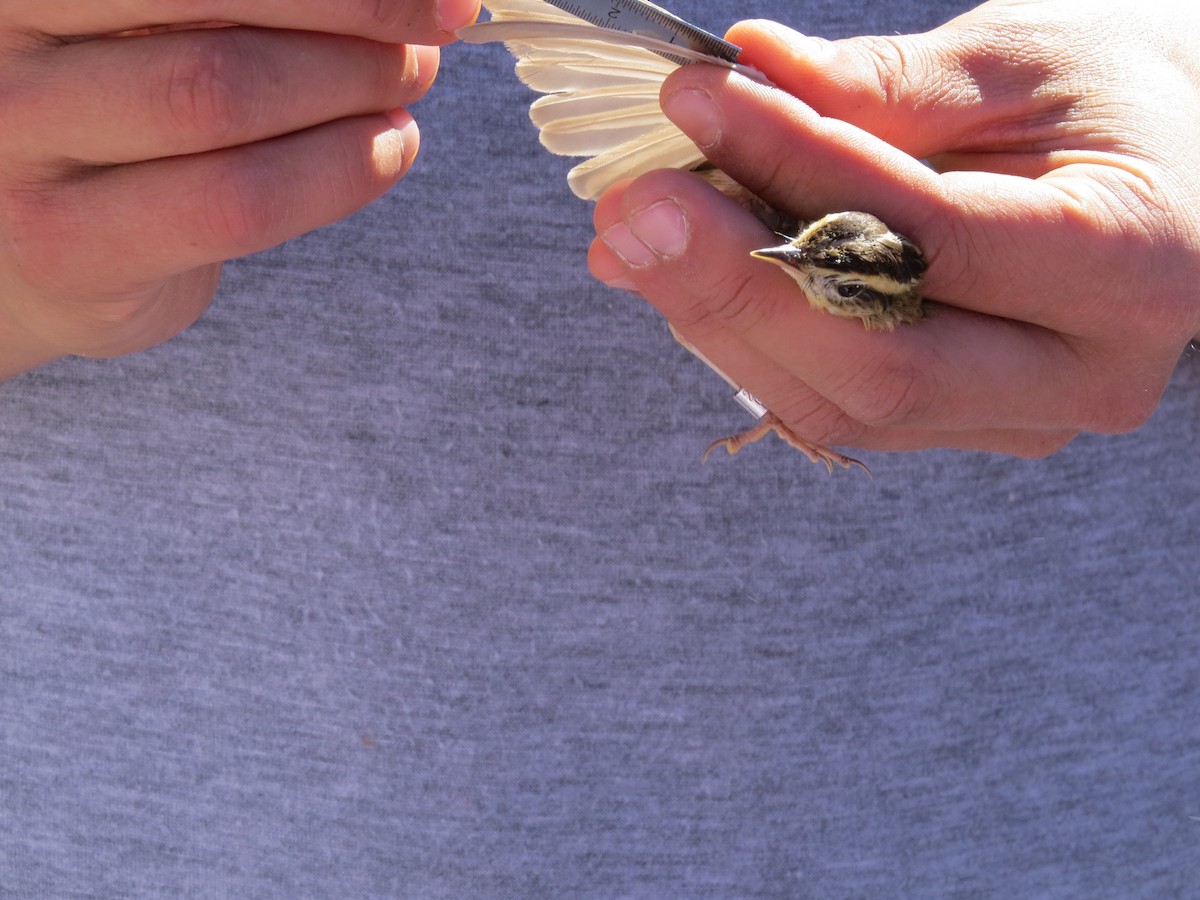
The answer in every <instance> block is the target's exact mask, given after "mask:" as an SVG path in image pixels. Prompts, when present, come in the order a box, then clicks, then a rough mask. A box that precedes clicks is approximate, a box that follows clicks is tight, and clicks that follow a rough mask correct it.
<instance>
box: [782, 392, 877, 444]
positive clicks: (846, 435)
mask: <svg viewBox="0 0 1200 900" xmlns="http://www.w3.org/2000/svg"><path fill="white" fill-rule="evenodd" d="M778 415H779V417H780V418H781V419H782V420H783V421H784V422H785V423H786V424H787V426H788V428H790V429H791V430H792V431H793V432H795V433H796V434H798V435H800V436H801V437H803V438H804V439H805V440H809V441H812V442H813V443H815V444H821V445H823V446H843V447H849V446H854V445H856V444H857V443H859V442H860V441H861V440H862V439H863V436H864V435H865V434H866V433H867V431H868V430H869V429H868V426H867V425H865V424H864V423H862V422H860V421H858V420H857V419H855V418H853V417H852V416H850V415H848V414H847V413H846V411H845V410H843V409H840V408H838V407H836V406H834V405H833V404H832V403H829V402H828V401H825V400H823V399H817V400H816V401H814V400H813V399H812V398H811V397H806V398H800V399H799V400H797V401H794V402H792V403H783V404H781V405H780V407H779V413H778Z"/></svg>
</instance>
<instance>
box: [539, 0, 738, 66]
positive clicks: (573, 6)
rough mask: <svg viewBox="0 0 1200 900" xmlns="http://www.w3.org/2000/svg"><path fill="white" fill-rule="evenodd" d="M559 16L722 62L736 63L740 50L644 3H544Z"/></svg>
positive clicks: (587, 0)
mask: <svg viewBox="0 0 1200 900" xmlns="http://www.w3.org/2000/svg"><path fill="white" fill-rule="evenodd" d="M546 2H548V3H549V4H550V5H551V6H557V7H558V8H559V9H561V10H562V11H563V12H568V13H570V14H571V15H573V16H576V17H578V18H580V19H583V20H584V21H585V22H591V23H592V24H593V25H599V26H600V27H601V28H611V29H613V30H614V31H623V32H625V33H626V34H640V35H644V36H646V37H652V38H658V39H659V40H660V41H665V42H667V43H668V44H680V45H682V46H684V47H687V48H689V49H691V50H698V51H700V52H701V53H707V54H708V55H709V56H715V57H717V58H718V59H723V60H725V61H726V62H730V63H736V62H737V59H738V55H739V54H740V53H741V52H742V48H741V47H739V46H737V45H736V44H731V43H729V41H726V40H723V39H721V38H719V37H717V36H716V35H715V34H710V33H709V32H707V31H705V30H704V29H703V28H697V27H696V26H695V25H692V24H691V23H690V22H685V21H684V20H683V19H681V18H679V16H676V15H672V14H671V13H669V12H667V11H666V10H665V9H663V8H662V7H661V6H655V5H654V4H653V3H647V2H646V0H546Z"/></svg>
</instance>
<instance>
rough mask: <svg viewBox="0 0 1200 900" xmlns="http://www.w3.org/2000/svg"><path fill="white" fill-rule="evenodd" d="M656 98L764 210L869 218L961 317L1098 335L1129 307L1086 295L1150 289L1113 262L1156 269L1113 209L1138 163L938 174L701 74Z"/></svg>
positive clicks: (802, 109) (794, 105)
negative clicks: (925, 266)
mask: <svg viewBox="0 0 1200 900" xmlns="http://www.w3.org/2000/svg"><path fill="white" fill-rule="evenodd" d="M662 103H663V109H664V110H665V111H666V113H667V115H668V116H670V118H671V119H672V120H673V121H674V122H675V123H676V124H677V125H679V127H680V128H682V129H683V130H684V131H685V132H686V133H687V134H688V135H689V136H690V137H691V138H692V139H693V140H695V141H696V142H697V143H698V144H699V145H700V147H701V148H702V149H703V150H704V152H705V155H706V156H707V157H708V158H709V159H710V160H711V161H712V162H713V163H714V164H715V165H717V166H718V167H719V168H721V169H723V170H724V171H726V172H728V173H729V174H730V175H731V176H733V177H734V178H735V179H736V180H737V181H739V182H741V183H742V184H744V185H745V186H746V187H747V188H748V189H750V190H751V191H752V192H754V193H755V194H758V195H759V196H761V197H763V198H764V199H765V200H767V201H768V202H769V203H771V204H772V205H774V206H776V207H778V208H780V209H783V210H786V211H788V212H790V213H793V214H796V215H798V216H800V217H802V218H808V219H813V218H817V217H818V216H821V215H824V214H826V213H828V212H832V211H838V210H846V209H859V210H864V211H866V212H871V213H874V214H875V215H878V216H879V217H880V218H882V219H883V220H884V221H886V222H887V223H888V224H889V225H891V226H892V227H893V228H895V229H896V230H898V231H900V232H902V233H904V234H905V235H907V236H908V237H909V238H911V239H913V240H914V241H915V242H916V243H917V244H918V246H920V247H921V248H922V249H923V250H924V251H925V255H926V256H927V257H928V259H929V263H930V265H929V270H928V272H927V273H926V277H925V290H926V293H927V295H928V296H930V297H933V298H936V299H940V300H944V301H946V302H949V303H953V304H954V305H957V306H961V307H963V308H966V309H971V310H974V311H977V312H982V313H986V314H989V315H996V316H1003V317H1008V318H1013V319H1018V320H1021V321H1025V322H1029V323H1032V324H1036V325H1039V326H1041V327H1044V328H1047V329H1050V330H1053V331H1058V332H1061V333H1064V334H1068V335H1080V336H1084V335H1094V334H1102V333H1104V332H1105V331H1106V330H1111V328H1112V327H1114V325H1120V324H1121V317H1122V316H1123V315H1124V313H1125V311H1126V310H1127V309H1128V308H1129V305H1130V304H1129V303H1126V302H1114V303H1111V304H1109V306H1108V307H1107V308H1104V307H1101V308H1099V309H1097V308H1096V306H1097V305H1096V304H1095V303H1094V302H1093V300H1094V298H1095V297H1097V296H1100V297H1114V298H1122V301H1124V299H1125V298H1126V297H1127V295H1128V294H1133V293H1136V292H1138V291H1145V290H1147V288H1148V286H1149V285H1151V284H1153V283H1154V281H1153V279H1149V278H1145V277H1141V276H1142V275H1144V274H1146V273H1133V272H1131V271H1130V270H1129V269H1128V266H1127V265H1125V264H1123V263H1122V262H1121V261H1122V260H1130V259H1133V260H1142V263H1141V265H1142V266H1143V267H1149V268H1157V269H1159V270H1162V271H1168V272H1169V271H1170V265H1169V261H1167V260H1164V259H1163V258H1162V257H1163V255H1164V254H1163V251H1162V248H1161V247H1159V246H1158V244H1159V242H1158V241H1157V239H1156V237H1155V234H1156V233H1157V229H1156V226H1155V223H1152V222H1151V223H1143V222H1142V220H1141V219H1140V218H1136V217H1130V216H1128V213H1127V211H1128V209H1129V208H1130V204H1132V203H1135V202H1138V200H1139V198H1140V197H1141V198H1144V197H1145V196H1146V194H1147V192H1148V191H1150V190H1152V185H1153V184H1154V183H1155V182H1156V180H1158V178H1157V174H1156V172H1155V171H1154V169H1153V164H1152V163H1149V162H1146V163H1136V162H1134V161H1130V160H1121V161H1120V162H1119V164H1118V163H1115V162H1111V161H1106V160H1105V158H1104V157H1103V156H1101V155H1097V156H1095V157H1089V156H1086V155H1077V156H1075V157H1073V159H1076V160H1078V161H1077V162H1075V163H1074V164H1071V165H1068V163H1070V162H1071V159H1068V158H1067V157H1065V156H1064V157H1063V159H1062V160H1060V162H1059V168H1058V169H1057V170H1056V172H1055V174H1054V176H1053V177H1048V178H1044V179H1041V180H1037V181H1032V180H1029V179H1026V178H1020V177H1015V176H1009V175H1000V174H993V173H987V172H951V173H947V174H945V175H938V174H937V173H935V172H933V171H932V170H930V169H929V168H927V167H925V166H923V165H921V164H920V163H918V162H917V161H916V160H914V159H913V158H912V157H910V156H908V155H907V154H904V153H902V152H900V151H899V150H897V149H896V148H894V147H892V146H890V145H888V144H885V143H884V142H883V141H881V140H879V139H878V138H876V137H874V136H873V135H870V134H867V133H866V132H864V131H862V130H860V129H858V128H856V127H854V126H853V125H850V124H848V123H846V122H843V121H840V120H837V119H829V118H823V117H821V116H818V115H817V114H816V113H815V112H814V111H813V110H812V109H810V108H809V107H807V106H805V105H804V104H802V103H800V102H799V101H798V100H796V99H795V98H793V97H791V96H790V95H788V94H785V93H783V92H782V91H779V90H776V89H773V88H770V87H767V86H764V85H761V84H758V83H755V82H753V81H751V80H749V79H746V78H743V77H741V76H739V75H736V74H732V73H730V72H728V71H726V70H721V69H718V68H716V67H713V66H686V67H684V68H683V69H681V70H679V71H677V72H675V73H674V74H673V75H672V76H671V77H670V78H669V79H668V81H667V83H666V84H665V86H664V89H663V94H662ZM1140 205H1142V206H1145V207H1147V211H1148V212H1150V213H1152V212H1153V207H1152V206H1150V205H1148V204H1146V203H1145V202H1144V200H1143V201H1142V202H1141V204H1140ZM1176 288H1177V289H1178V290H1180V291H1181V292H1182V290H1183V286H1182V285H1177V286H1176ZM1139 299H1140V298H1139ZM1085 313H1086V314H1085ZM1124 327H1128V323H1124Z"/></svg>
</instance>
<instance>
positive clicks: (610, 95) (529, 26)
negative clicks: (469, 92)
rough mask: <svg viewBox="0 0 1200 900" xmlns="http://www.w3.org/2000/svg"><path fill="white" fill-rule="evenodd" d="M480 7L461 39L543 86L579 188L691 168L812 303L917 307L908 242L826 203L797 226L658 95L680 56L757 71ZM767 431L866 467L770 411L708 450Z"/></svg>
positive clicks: (517, 3)
mask: <svg viewBox="0 0 1200 900" xmlns="http://www.w3.org/2000/svg"><path fill="white" fill-rule="evenodd" d="M483 7H484V8H485V9H486V10H487V11H488V13H489V14H490V16H491V18H490V19H489V20H488V21H486V22H481V23H476V24H474V25H470V26H467V27H466V28H463V29H460V31H459V32H458V34H459V37H461V38H462V39H463V40H464V41H466V42H468V43H490V42H492V41H503V42H504V44H505V46H506V47H507V48H508V50H509V51H510V52H511V53H512V54H513V55H514V56H515V57H516V58H517V66H516V71H517V75H518V77H519V78H520V79H521V80H522V81H523V82H524V83H525V84H527V85H528V86H529V87H531V88H533V89H534V90H535V91H538V92H540V93H542V94H545V95H546V96H543V97H541V98H539V99H538V100H536V101H535V102H534V103H533V104H532V106H531V107H530V118H531V119H532V120H533V123H534V124H535V125H536V126H537V127H538V131H539V137H540V140H541V142H542V144H543V145H544V146H545V147H546V148H547V149H549V150H550V151H552V152H553V153H556V154H559V155H562V156H581V157H586V159H585V160H584V161H583V162H582V163H580V164H579V165H577V166H575V167H574V168H573V169H571V171H570V172H569V173H568V174H567V183H568V184H569V186H570V187H571V190H572V191H573V192H574V193H575V195H576V196H578V197H580V198H581V199H585V200H594V199H596V198H598V197H599V196H600V195H601V194H602V193H603V192H604V191H605V189H607V188H608V187H609V186H610V185H612V184H614V183H616V182H617V181H620V180H622V179H625V178H632V177H635V176H637V175H641V174H644V173H646V172H650V171H653V170H654V169H661V168H677V169H684V170H691V171H695V172H696V173H697V174H698V175H700V176H701V177H703V178H705V180H707V181H708V182H709V183H710V184H712V185H713V186H714V187H716V188H717V189H718V190H721V191H722V192H723V193H725V194H726V195H728V196H730V197H732V198H733V199H734V200H736V201H737V202H738V203H740V204H741V205H742V206H743V207H745V208H746V209H748V210H749V211H750V212H752V213H754V214H755V215H756V216H757V217H758V218H759V219H760V220H761V221H763V222H764V223H765V224H766V225H767V227H769V228H771V229H772V230H774V231H776V232H777V233H780V236H781V237H784V238H786V241H785V243H783V244H781V245H779V246H776V247H767V248H764V249H762V250H755V251H753V252H752V254H751V255H752V256H754V257H756V258H758V259H761V260H764V261H766V262H768V263H771V264H774V265H777V266H780V267H781V268H782V269H783V270H784V271H785V272H787V273H788V275H790V276H791V277H792V278H793V279H795V281H796V283H797V284H798V285H799V286H800V289H801V291H802V292H803V293H804V295H805V297H807V298H808V302H809V303H810V304H811V305H812V306H813V307H815V308H817V309H820V310H823V311H825V312H828V313H831V314H833V315H835V316H842V317H847V318H857V319H859V320H861V321H862V323H863V325H864V327H866V328H867V329H868V330H870V329H881V330H888V331H890V330H892V329H893V328H895V326H896V325H897V324H899V323H906V322H915V321H917V320H919V319H921V318H922V317H923V315H924V307H923V306H922V302H921V279H922V276H923V275H924V272H925V268H926V262H925V257H924V255H923V254H922V252H921V250H920V248H919V247H917V245H916V244H914V243H913V242H912V241H910V240H909V239H908V238H906V237H905V236H904V235H902V234H899V233H897V232H894V231H892V230H891V229H890V228H888V226H887V225H885V224H884V223H883V222H882V221H880V220H879V219H878V218H876V217H875V216H873V215H870V214H869V213H865V212H839V213H833V214H830V215H827V216H825V217H824V218H821V219H818V220H817V221H815V222H811V223H809V224H807V225H800V224H799V223H797V221H796V220H795V219H794V218H792V217H791V216H789V215H787V214H786V213H783V212H780V211H778V210H775V209H773V208H772V207H770V206H769V205H768V204H766V203H765V202H763V201H762V200H761V199H760V198H758V197H756V196H755V195H753V194H752V193H751V192H749V191H748V190H746V189H745V188H744V187H742V186H741V185H740V184H738V183H737V182H736V181H734V180H733V179H732V178H730V177H729V176H728V175H727V174H726V173H724V172H722V171H721V170H719V169H717V168H715V167H714V166H713V165H712V164H711V163H710V162H709V161H708V159H707V158H706V157H705V156H704V153H703V152H702V151H701V150H700V149H699V148H698V147H697V146H696V145H695V143H693V142H692V140H691V139H690V138H688V137H687V135H685V134H684V133H683V132H682V131H680V130H679V129H678V128H677V127H676V126H675V125H674V124H673V123H672V122H671V121H670V120H669V119H667V117H666V116H665V115H664V114H663V112H662V108H661V107H660V105H659V100H658V96H659V90H660V88H661V87H662V84H663V82H664V81H665V80H666V78H667V76H668V75H670V74H671V72H673V71H674V70H675V69H677V68H678V67H679V65H681V64H686V63H692V62H704V63H709V64H712V65H719V66H724V67H726V68H730V69H733V70H735V71H737V72H739V73H741V74H743V75H746V76H747V77H750V78H753V79H755V80H758V81H760V82H765V81H766V79H765V78H764V77H763V75H762V74H761V73H760V72H758V71H757V70H754V69H751V68H749V67H747V66H744V65H740V64H738V63H731V62H728V61H726V60H723V59H718V58H716V57H713V56H709V55H708V54H706V53H703V52H700V51H696V50H691V49H689V48H687V47H682V46H680V45H678V44H668V43H666V42H664V41H660V40H657V39H655V38H652V37H647V36H644V35H638V34H629V33H626V32H619V31H613V30H611V29H606V28H602V27H599V26H596V25H593V24H591V23H589V22H586V21H584V20H583V19H580V18H577V17H576V16H573V15H571V14H569V13H567V12H564V11H563V10H561V9H559V8H558V7H557V6H554V5H552V4H550V3H547V2H545V0H483ZM792 234H794V235H795V236H794V237H791V236H790V235H792ZM672 333H673V334H674V335H675V337H676V339H678V340H679V341H680V343H682V344H683V345H684V346H685V347H687V348H688V349H689V350H690V351H691V352H692V353H694V354H696V355H697V356H699V357H700V358H701V359H702V360H704V361H705V362H706V363H707V364H708V365H709V366H710V367H712V368H713V369H715V370H716V371H717V373H718V374H720V375H721V376H722V377H723V378H725V380H726V381H729V382H730V384H733V381H732V380H731V379H730V378H729V377H728V376H727V375H725V374H724V373H723V372H721V371H720V370H719V369H717V367H716V366H714V365H713V364H712V363H711V362H709V361H708V360H707V359H705V358H704V356H703V354H701V353H700V352H699V351H698V350H697V349H696V348H695V347H693V346H692V345H691V344H690V343H688V342H687V341H686V340H684V339H683V338H682V337H681V336H680V335H679V334H678V333H676V332H675V331H674V329H672ZM742 393H744V392H742ZM772 432H774V433H775V434H777V435H778V436H779V437H780V438H782V439H783V440H784V441H786V442H787V443H788V444H789V445H790V446H792V447H795V448H796V449H798V450H800V451H801V452H803V453H804V454H805V455H807V456H808V457H809V458H810V459H812V460H813V461H815V462H821V463H824V464H825V466H826V467H827V468H828V469H829V471H830V472H832V471H833V467H834V465H839V466H842V467H844V468H848V467H850V466H852V465H858V466H862V468H864V469H865V468H866V466H863V464H862V463H861V462H859V461H858V460H856V459H852V458H851V457H848V456H845V455H844V454H842V453H839V452H838V451H836V450H831V449H829V448H827V447H822V446H820V445H818V444H814V443H812V442H811V441H806V440H805V439H804V438H802V437H800V436H799V435H797V434H795V432H793V431H792V430H791V429H790V428H788V427H787V426H786V425H784V424H783V422H782V421H781V420H780V419H779V418H778V417H777V416H775V415H774V414H773V413H771V412H769V411H768V412H766V413H765V414H764V415H763V416H762V417H761V419H760V421H759V424H758V425H757V426H756V427H755V428H752V429H750V430H749V431H747V432H744V433H743V434H739V435H734V436H732V437H728V438H722V439H721V440H719V441H715V442H713V443H712V444H711V445H709V447H708V449H707V450H706V451H705V453H704V458H705V459H707V458H708V456H709V454H710V453H712V451H713V450H714V449H716V448H718V447H724V448H725V449H726V450H727V451H728V452H729V453H730V454H731V455H732V454H734V453H737V452H738V451H739V450H740V449H742V448H743V447H745V446H746V445H747V444H751V443H753V442H754V441H757V440H758V439H760V438H761V437H763V436H765V435H767V434H770V433H772Z"/></svg>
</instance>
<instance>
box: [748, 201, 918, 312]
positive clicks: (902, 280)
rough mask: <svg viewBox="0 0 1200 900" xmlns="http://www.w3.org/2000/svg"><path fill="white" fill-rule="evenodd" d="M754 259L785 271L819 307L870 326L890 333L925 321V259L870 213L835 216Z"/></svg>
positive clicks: (753, 254) (808, 227)
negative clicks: (900, 326)
mask: <svg viewBox="0 0 1200 900" xmlns="http://www.w3.org/2000/svg"><path fill="white" fill-rule="evenodd" d="M751 255H752V256H754V257H757V258H758V259H763V260H766V261H768V262H771V263H774V264H775V265H778V266H780V267H781V268H783V269H784V271H786V272H787V273H788V274H789V275H791V276H792V278H794V279H795V280H796V282H797V283H798V284H799V285H800V287H801V288H802V289H803V290H804V293H805V296H807V297H808V300H809V302H810V303H811V304H812V305H813V306H815V307H817V308H818V309H823V310H825V311H826V312H829V313H832V314H833V315H837V316H844V317H849V318H858V319H862V321H863V323H864V324H865V325H866V327H867V328H884V329H888V330H890V329H892V328H894V327H895V325H896V323H897V322H911V321H915V320H916V319H919V318H921V315H922V312H921V279H922V277H923V276H924V274H925V269H926V262H925V256H924V254H923V253H922V252H921V250H920V248H919V247H917V245H916V244H914V243H913V242H912V241H910V240H909V239H908V238H906V237H905V236H904V235H902V234H898V233H897V232H894V231H892V230H891V229H890V228H888V227H887V225H885V224H884V223H883V222H881V221H880V220H879V219H877V218H876V217H875V216H873V215H870V214H869V213H863V212H842V213H833V214H832V215H828V216H825V217H824V218H822V219H818V220H817V221H815V222H813V223H812V224H810V225H808V226H807V227H805V228H803V229H801V231H800V233H799V234H798V235H797V236H796V237H795V238H793V239H792V240H790V241H788V242H787V243H785V244H781V245H779V246H778V247H767V248H765V249H763V250H755V251H753V252H752V253H751Z"/></svg>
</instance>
